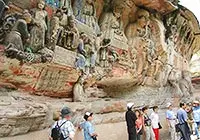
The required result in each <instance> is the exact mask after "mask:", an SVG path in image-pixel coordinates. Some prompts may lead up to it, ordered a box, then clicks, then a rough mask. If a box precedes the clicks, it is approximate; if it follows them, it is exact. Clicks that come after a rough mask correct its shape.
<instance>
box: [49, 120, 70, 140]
mask: <svg viewBox="0 0 200 140" xmlns="http://www.w3.org/2000/svg"><path fill="white" fill-rule="evenodd" d="M65 123H66V121H65V122H64V123H62V124H61V125H60V126H59V125H58V121H57V124H56V126H55V127H54V128H53V129H52V130H51V137H52V138H53V140H65V139H66V138H64V136H63V134H62V132H61V129H60V128H61V127H62V126H63V125H64V124H65Z"/></svg>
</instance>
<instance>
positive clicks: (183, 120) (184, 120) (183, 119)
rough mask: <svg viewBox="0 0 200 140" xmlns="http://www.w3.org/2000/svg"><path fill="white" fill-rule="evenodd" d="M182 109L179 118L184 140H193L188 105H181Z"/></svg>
mask: <svg viewBox="0 0 200 140" xmlns="http://www.w3.org/2000/svg"><path fill="white" fill-rule="evenodd" d="M179 106H180V109H179V110H178V111H177V118H178V121H179V124H180V132H181V135H182V139H183V140H191V138H190V129H189V126H188V116H187V112H186V111H185V109H186V103H182V102H181V103H180V105H179Z"/></svg>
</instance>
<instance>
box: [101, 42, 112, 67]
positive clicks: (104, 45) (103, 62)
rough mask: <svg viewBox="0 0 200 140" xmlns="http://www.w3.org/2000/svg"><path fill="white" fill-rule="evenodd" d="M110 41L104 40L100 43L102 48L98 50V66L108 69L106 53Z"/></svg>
mask: <svg viewBox="0 0 200 140" xmlns="http://www.w3.org/2000/svg"><path fill="white" fill-rule="evenodd" d="M110 42H111V40H110V39H104V40H103V41H102V46H101V47H100V49H99V64H100V66H101V67H108V66H109V63H108V51H109V47H110Z"/></svg>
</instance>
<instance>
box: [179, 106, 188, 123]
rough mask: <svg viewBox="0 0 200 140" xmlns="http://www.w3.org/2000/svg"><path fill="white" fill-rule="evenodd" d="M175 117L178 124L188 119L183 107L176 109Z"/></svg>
mask: <svg viewBox="0 0 200 140" xmlns="http://www.w3.org/2000/svg"><path fill="white" fill-rule="evenodd" d="M177 118H178V121H179V123H180V124H183V123H185V122H186V121H187V119H188V116H187V112H186V111H185V110H184V109H182V108H180V109H179V110H178V111H177Z"/></svg>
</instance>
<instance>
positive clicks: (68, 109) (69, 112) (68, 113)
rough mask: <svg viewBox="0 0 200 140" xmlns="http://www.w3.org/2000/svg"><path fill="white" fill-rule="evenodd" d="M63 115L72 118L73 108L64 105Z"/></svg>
mask: <svg viewBox="0 0 200 140" xmlns="http://www.w3.org/2000/svg"><path fill="white" fill-rule="evenodd" d="M61 117H62V118H63V119H64V118H65V119H67V120H69V119H70V118H71V110H70V108H68V107H63V108H62V110H61Z"/></svg>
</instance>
